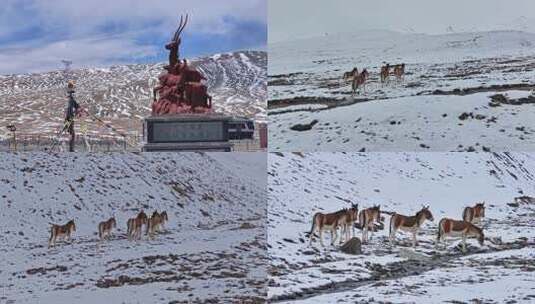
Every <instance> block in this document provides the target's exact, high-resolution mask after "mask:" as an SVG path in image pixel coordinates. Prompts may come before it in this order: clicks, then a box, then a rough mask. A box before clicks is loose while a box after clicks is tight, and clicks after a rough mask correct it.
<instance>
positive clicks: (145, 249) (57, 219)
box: [0, 153, 268, 303]
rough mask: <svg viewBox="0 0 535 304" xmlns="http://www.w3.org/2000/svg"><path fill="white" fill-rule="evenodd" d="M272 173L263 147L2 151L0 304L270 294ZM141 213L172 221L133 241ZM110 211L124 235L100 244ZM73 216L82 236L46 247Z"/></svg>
mask: <svg viewBox="0 0 535 304" xmlns="http://www.w3.org/2000/svg"><path fill="white" fill-rule="evenodd" d="M233 158H234V159H233ZM238 160H241V162H239V163H238ZM265 170H266V154H265V153H232V155H227V154H226V153H209V154H203V153H179V154H175V153H154V154H153V153H150V154H134V153H132V154H46V153H31V154H9V153H2V154H0V195H1V201H2V211H0V230H1V231H2V233H1V235H0V252H1V256H2V258H1V264H2V267H0V289H1V290H2V293H1V295H0V302H2V303H36V302H39V303H74V302H76V303H104V302H106V303H169V302H170V301H174V302H173V303H192V302H202V303H206V302H210V303H215V302H231V301H246V302H256V301H261V300H262V299H263V298H265V295H266V287H265V282H266V267H267V264H268V262H267V255H266V233H265V222H266V203H265V202H266V199H267V198H266V179H265ZM141 209H144V210H145V212H146V213H148V214H149V215H150V214H152V212H153V211H154V210H159V211H163V210H166V211H167V213H168V214H169V222H168V223H167V225H166V229H165V231H163V232H162V233H160V234H157V235H156V237H155V239H153V240H148V239H147V237H146V236H143V238H142V240H141V241H138V242H131V241H128V240H127V238H126V235H125V233H126V221H127V219H128V218H131V217H134V216H135V215H136V214H137V212H139V210H141ZM111 216H115V217H116V219H117V228H116V229H117V230H116V231H114V234H113V236H112V237H111V240H109V241H106V242H103V243H101V244H100V245H99V244H98V241H97V239H98V237H97V225H98V223H99V222H100V221H104V220H107V219H108V218H109V217H111ZM70 219H74V220H75V223H76V232H75V233H74V236H73V242H72V243H59V244H58V245H57V246H56V247H54V248H52V249H48V248H47V241H48V237H49V234H50V224H49V223H58V224H63V223H66V222H67V221H68V220H70Z"/></svg>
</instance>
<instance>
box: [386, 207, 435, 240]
mask: <svg viewBox="0 0 535 304" xmlns="http://www.w3.org/2000/svg"><path fill="white" fill-rule="evenodd" d="M425 220H429V221H433V220H434V219H433V214H431V211H429V206H424V207H423V208H422V209H421V210H420V211H418V212H416V214H415V215H413V216H406V215H401V214H397V213H394V214H392V217H391V218H390V237H389V238H390V243H393V242H394V239H395V237H396V232H397V231H398V230H402V231H407V232H411V233H412V247H416V244H417V240H416V234H418V231H419V230H420V226H422V224H423V223H424V222H425Z"/></svg>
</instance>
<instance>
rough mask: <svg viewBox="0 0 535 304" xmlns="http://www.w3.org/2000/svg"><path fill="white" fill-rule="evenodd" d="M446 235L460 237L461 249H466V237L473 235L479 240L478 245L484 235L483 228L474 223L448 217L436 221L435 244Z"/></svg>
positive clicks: (481, 242) (480, 243)
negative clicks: (436, 233)
mask: <svg viewBox="0 0 535 304" xmlns="http://www.w3.org/2000/svg"><path fill="white" fill-rule="evenodd" d="M446 237H461V238H462V240H463V241H462V245H463V251H466V239H467V238H469V237H475V238H477V240H478V241H479V245H483V241H484V239H485V235H484V234H483V230H482V229H481V228H479V227H477V226H476V225H474V224H472V223H470V222H467V221H456V220H452V219H450V218H443V219H441V220H440V222H439V223H438V236H437V245H438V243H439V242H440V241H443V240H444V239H445V238H446Z"/></svg>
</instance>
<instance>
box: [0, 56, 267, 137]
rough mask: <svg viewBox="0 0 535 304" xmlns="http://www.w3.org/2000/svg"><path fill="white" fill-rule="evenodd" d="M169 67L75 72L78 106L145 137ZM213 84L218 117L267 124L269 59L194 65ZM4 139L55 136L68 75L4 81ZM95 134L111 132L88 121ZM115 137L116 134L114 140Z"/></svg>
mask: <svg viewBox="0 0 535 304" xmlns="http://www.w3.org/2000/svg"><path fill="white" fill-rule="evenodd" d="M165 64H166V63H163V62H161V63H155V64H133V65H118V66H111V67H108V68H84V69H77V70H72V71H71V72H70V73H69V78H72V79H74V80H75V81H76V86H77V88H76V96H77V99H78V101H79V102H80V103H81V104H82V105H83V106H84V107H86V108H87V109H88V110H89V111H90V112H91V113H93V114H95V115H96V116H98V117H99V118H101V119H103V120H105V121H107V122H110V123H111V124H112V125H114V126H115V127H116V128H117V129H119V130H121V131H124V132H127V133H134V132H141V121H142V118H143V117H145V116H148V115H150V109H151V102H152V101H151V100H152V98H151V95H150V94H151V92H152V87H154V86H155V85H156V84H157V78H158V76H159V75H160V74H161V73H162V72H163V71H164V70H163V66H164V65H165ZM191 65H193V66H195V67H197V68H198V69H199V70H200V71H201V72H202V73H203V74H204V75H205V76H206V78H207V79H208V80H207V84H208V90H209V94H210V95H212V96H213V98H214V99H213V101H214V108H215V110H216V111H217V112H221V113H224V114H228V115H235V116H246V117H250V118H253V119H256V120H265V117H266V116H265V111H266V92H267V84H266V74H267V53H266V52H264V51H238V52H232V53H224V54H216V55H213V56H210V57H201V58H195V59H191ZM0 100H1V101H2V102H1V103H0V113H2V115H1V116H0V125H1V126H2V128H1V130H0V136H2V134H3V135H5V134H6V130H5V128H4V127H3V125H7V124H15V125H16V126H17V128H18V129H19V130H20V131H21V132H22V133H31V134H43V133H44V134H50V133H53V132H55V130H57V129H58V128H59V127H60V126H61V124H62V120H63V110H64V107H65V102H66V94H65V75H64V72H63V71H52V72H46V73H36V74H23V75H5V76H0ZM86 121H87V124H88V126H89V127H88V129H89V132H90V133H91V134H103V133H109V130H107V129H105V128H102V127H99V126H97V125H96V124H92V123H91V122H92V121H91V120H90V119H86ZM110 135H112V134H110Z"/></svg>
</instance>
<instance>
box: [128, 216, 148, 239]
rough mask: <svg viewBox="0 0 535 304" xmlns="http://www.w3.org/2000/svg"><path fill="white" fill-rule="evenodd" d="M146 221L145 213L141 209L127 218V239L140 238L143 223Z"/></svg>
mask: <svg viewBox="0 0 535 304" xmlns="http://www.w3.org/2000/svg"><path fill="white" fill-rule="evenodd" d="M147 221H148V218H147V215H146V214H145V212H144V211H143V210H141V212H139V214H138V215H137V216H136V217H135V218H131V219H128V221H127V222H126V224H127V232H126V233H127V235H128V240H132V239H134V240H136V239H140V238H141V235H142V229H143V225H146V224H147Z"/></svg>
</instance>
